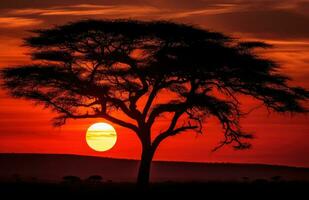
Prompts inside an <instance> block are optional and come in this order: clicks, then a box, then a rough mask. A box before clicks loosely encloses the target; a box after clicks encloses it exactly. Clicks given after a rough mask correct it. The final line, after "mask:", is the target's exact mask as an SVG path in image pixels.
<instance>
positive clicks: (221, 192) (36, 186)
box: [0, 180, 309, 199]
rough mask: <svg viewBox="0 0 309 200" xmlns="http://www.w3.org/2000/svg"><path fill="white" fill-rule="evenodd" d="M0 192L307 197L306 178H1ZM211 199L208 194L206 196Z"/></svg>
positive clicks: (23, 194) (147, 196) (44, 195)
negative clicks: (141, 181) (141, 182)
mask: <svg viewBox="0 0 309 200" xmlns="http://www.w3.org/2000/svg"><path fill="white" fill-rule="evenodd" d="M0 193H1V195H2V196H3V195H4V196H7V197H16V196H20V197H22V198H26V197H27V198H38V199H46V198H55V197H57V198H58V197H84V198H87V199H89V198H92V197H96V198H102V199H105V197H114V198H117V197H125V198H126V199H128V198H131V197H134V198H135V197H144V198H145V199H150V198H158V199H159V198H160V199H162V197H173V198H172V199H176V198H180V199H182V197H190V199H192V198H193V199H195V198H196V199H197V198H198V199H209V198H208V197H219V198H220V197H233V198H237V199H255V198H263V199H264V198H265V199H268V198H269V197H273V198H275V199H278V198H279V197H280V198H283V197H285V198H286V197H290V198H293V199H308V197H309V182H299V181H293V182H291V181H289V182H286V181H266V180H255V181H252V182H246V181H243V182H205V183H197V182H196V183H172V182H166V183H152V184H151V185H150V187H149V189H148V190H147V191H144V192H141V191H140V190H138V189H137V188H136V187H135V184H133V183H112V182H111V183H91V184H90V183H83V182H75V183H68V182H61V183H39V182H1V183H0ZM210 199H212V198H210Z"/></svg>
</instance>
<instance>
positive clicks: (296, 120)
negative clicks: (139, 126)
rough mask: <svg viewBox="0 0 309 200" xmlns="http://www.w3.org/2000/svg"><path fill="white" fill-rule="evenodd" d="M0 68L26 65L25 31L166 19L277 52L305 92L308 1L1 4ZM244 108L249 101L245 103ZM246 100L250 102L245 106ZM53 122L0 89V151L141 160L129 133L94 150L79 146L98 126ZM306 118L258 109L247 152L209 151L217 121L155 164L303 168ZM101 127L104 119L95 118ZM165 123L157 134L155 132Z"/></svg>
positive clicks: (249, 126)
mask: <svg viewBox="0 0 309 200" xmlns="http://www.w3.org/2000/svg"><path fill="white" fill-rule="evenodd" d="M0 11H1V12H0V67H6V66H14V65H18V64H23V63H27V62H29V60H28V59H29V58H28V57H27V55H26V54H27V51H28V50H27V49H26V48H25V47H21V46H20V45H21V44H22V41H21V38H23V37H25V36H26V35H28V34H29V33H28V32H26V30H31V29H34V28H39V27H49V26H51V25H54V24H63V23H65V22H68V21H73V20H76V19H84V18H126V17H130V18H136V19H143V20H145V19H146V20H151V19H169V20H174V21H180V22H186V23H191V24H195V25H197V26H200V27H204V28H207V29H210V30H215V31H222V32H224V33H226V34H228V35H231V36H234V37H240V38H244V39H258V40H263V41H266V42H269V43H271V44H273V45H274V46H275V47H274V48H273V49H272V50H269V51H267V52H264V53H263V55H264V56H267V57H270V58H272V59H274V60H275V61H277V62H278V63H280V64H281V66H282V72H283V73H285V74H288V75H289V76H291V77H292V79H293V80H292V81H291V84H292V85H299V86H303V87H306V88H309V26H308V24H309V2H308V1H296V0H295V1H294V0H282V1H277V0H261V1H254V0H237V1H228V0H210V1H203V0H156V1H151V0H143V1H140V0H133V1H129V0H118V1H110V0H88V1H82V0H53V1H49V0H46V1H42V0H31V1H25V0H1V3H0ZM243 102H244V107H245V109H249V108H250V107H253V106H254V105H255V104H254V103H248V102H249V101H246V100H244V101H243ZM250 102H251V101H250ZM53 116H54V114H53V113H51V112H50V111H48V110H43V109H42V108H41V107H34V106H33V104H32V103H31V102H26V101H23V100H15V99H12V98H10V97H8V95H6V94H5V91H0V152H16V153H17V152H40V153H41V152H43V153H70V154H83V155H96V156H105V157H118V158H134V159H135V158H136V159H137V158H139V155H140V145H139V142H138V140H137V137H136V136H135V135H134V134H133V133H132V132H130V131H128V130H126V129H124V128H121V127H119V126H115V128H116V131H117V132H118V141H117V144H116V146H115V147H114V148H113V149H112V150H110V151H107V152H104V153H97V152H94V151H92V150H91V149H90V148H89V147H88V146H87V144H86V142H85V139H84V138H85V132H86V129H87V127H88V126H90V125H91V124H92V123H94V122H98V121H100V120H98V119H97V120H80V121H69V122H68V123H67V124H66V125H65V126H63V127H61V128H54V127H52V126H51V121H50V120H51V119H52V117H53ZM308 119H309V118H308V116H305V115H300V116H293V117H292V116H290V115H278V114H269V113H268V112H267V111H266V110H264V109H258V110H256V111H254V112H253V113H251V114H250V115H249V116H248V118H246V119H244V120H243V121H242V125H243V128H244V129H245V130H248V131H251V132H253V133H254V134H255V137H256V139H255V140H253V141H252V144H253V148H252V149H251V150H246V151H234V150H232V148H231V147H228V146H227V147H224V148H222V149H221V150H219V151H218V152H215V153H212V152H211V149H212V148H214V147H215V146H216V145H217V143H218V142H219V141H220V139H221V137H222V133H221V129H220V126H219V124H218V122H216V121H215V120H212V119H210V120H209V121H208V123H206V124H205V125H204V127H205V128H204V129H205V130H204V134H203V135H196V134H194V133H184V134H182V135H178V136H176V137H171V138H169V139H167V140H166V141H165V142H164V143H163V144H161V146H160V147H159V149H158V151H157V153H156V155H155V159H156V160H183V161H202V162H250V163H269V164H285V165H293V166H306V167H309V156H308V154H309V148H308V139H309V125H308V122H309V121H308ZM101 121H104V120H101ZM163 123H164V122H160V123H159V124H158V126H156V129H157V130H158V131H159V130H160V127H161V126H164V124H163Z"/></svg>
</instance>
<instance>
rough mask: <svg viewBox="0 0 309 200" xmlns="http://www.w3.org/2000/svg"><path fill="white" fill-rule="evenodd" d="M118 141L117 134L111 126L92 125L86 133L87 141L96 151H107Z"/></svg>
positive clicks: (105, 124)
mask: <svg viewBox="0 0 309 200" xmlns="http://www.w3.org/2000/svg"><path fill="white" fill-rule="evenodd" d="M116 140H117V133H116V131H115V129H114V127H112V126H111V125H110V124H107V123H95V124H92V125H91V126H90V127H89V128H88V130H87V133H86V141H87V144H88V145H89V147H90V148H92V149H93V150H95V151H107V150H109V149H111V148H112V147H113V146H114V145H115V143H116Z"/></svg>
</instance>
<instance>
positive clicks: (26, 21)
mask: <svg viewBox="0 0 309 200" xmlns="http://www.w3.org/2000/svg"><path fill="white" fill-rule="evenodd" d="M41 23H42V21H41V20H39V19H31V18H23V17H0V27H3V28H18V27H25V26H33V25H38V24H41Z"/></svg>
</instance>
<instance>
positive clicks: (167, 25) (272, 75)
mask: <svg viewBox="0 0 309 200" xmlns="http://www.w3.org/2000/svg"><path fill="white" fill-rule="evenodd" d="M25 45H26V46H28V47H30V48H31V49H32V51H31V56H32V59H33V60H34V62H33V63H32V64H30V65H24V66H17V67H13V68H12V67H9V68H6V69H4V70H2V78H3V80H4V81H3V82H4V84H3V86H4V87H5V88H7V89H8V90H9V91H10V94H11V95H12V96H13V97H16V98H24V99H29V100H32V101H35V102H37V103H42V104H44V105H45V106H46V107H48V108H52V109H53V110H54V111H55V112H57V113H58V114H59V115H58V116H57V117H56V118H55V119H54V125H55V126H59V125H63V124H65V122H66V120H67V119H83V118H103V119H105V120H107V121H110V122H112V123H114V124H117V125H120V126H123V127H126V128H128V129H131V130H132V131H133V132H135V133H136V135H137V136H138V138H139V140H140V142H141V145H142V155H141V162H140V168H139V173H138V179H137V181H138V184H139V185H142V186H146V185H147V184H148V182H149V174H150V166H151V161H152V158H153V155H154V153H155V150H156V149H157V147H158V146H159V144H160V143H161V142H162V141H163V140H164V139H165V138H167V137H169V136H174V135H177V134H180V133H183V132H185V131H197V132H201V131H202V125H203V121H204V119H205V118H207V117H210V116H214V117H216V118H217V119H218V120H219V122H220V123H221V125H222V128H223V135H224V140H223V141H222V142H221V143H220V146H222V145H225V144H232V145H233V147H234V148H235V149H245V148H248V147H250V144H249V143H248V142H247V140H246V139H249V138H251V137H252V136H251V135H250V134H247V133H245V132H243V131H242V130H241V128H240V125H239V119H240V117H241V116H242V115H243V113H242V112H241V109H240V101H239V95H249V96H252V97H253V98H255V99H258V100H259V101H261V102H262V103H263V105H265V106H266V107H267V108H268V109H270V110H273V111H275V112H297V113H302V112H306V109H305V108H304V107H303V106H302V105H301V101H303V100H307V99H308V97H309V93H308V91H306V90H305V89H302V88H299V87H290V86H288V85H287V80H288V78H287V77H286V76H283V75H281V74H279V73H278V70H277V69H278V66H277V65H276V63H274V62H273V61H271V60H268V59H264V58H261V57H260V56H258V55H256V53H255V52H254V49H255V48H267V47H270V46H269V45H267V44H265V43H262V42H248V41H240V40H236V39H233V38H231V37H228V36H226V35H223V34H221V33H217V32H210V31H207V30H203V29H200V28H197V27H193V26H190V25H185V24H177V23H172V22H167V21H153V22H142V21H134V20H84V21H78V22H74V23H69V24H66V25H62V26H56V27H53V28H50V29H42V30H36V31H34V35H33V36H32V37H29V38H26V39H25ZM119 112H121V113H122V114H119ZM120 116H122V117H120ZM123 116H125V117H123ZM163 116H164V117H165V119H166V122H168V123H169V124H168V126H167V127H165V128H166V129H165V130H163V131H161V132H158V133H156V132H154V128H153V127H154V124H155V123H156V122H157V121H158V119H159V118H160V117H163ZM125 118H127V120H125Z"/></svg>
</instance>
